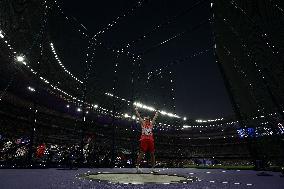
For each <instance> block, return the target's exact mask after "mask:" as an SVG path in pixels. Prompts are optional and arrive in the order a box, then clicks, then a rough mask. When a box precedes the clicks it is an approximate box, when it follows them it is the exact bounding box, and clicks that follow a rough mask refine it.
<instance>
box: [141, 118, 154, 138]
mask: <svg viewBox="0 0 284 189" xmlns="http://www.w3.org/2000/svg"><path fill="white" fill-rule="evenodd" d="M141 127H142V134H141V138H140V140H144V139H148V140H154V136H153V124H152V123H151V122H146V121H144V122H143V124H141Z"/></svg>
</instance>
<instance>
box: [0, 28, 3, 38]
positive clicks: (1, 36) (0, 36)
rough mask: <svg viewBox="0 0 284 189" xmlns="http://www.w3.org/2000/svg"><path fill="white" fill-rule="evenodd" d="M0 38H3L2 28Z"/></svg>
mask: <svg viewBox="0 0 284 189" xmlns="http://www.w3.org/2000/svg"><path fill="white" fill-rule="evenodd" d="M0 38H2V39H3V38H4V33H3V31H2V30H0Z"/></svg>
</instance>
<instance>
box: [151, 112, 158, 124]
mask: <svg viewBox="0 0 284 189" xmlns="http://www.w3.org/2000/svg"><path fill="white" fill-rule="evenodd" d="M158 115H159V112H158V110H157V111H156V113H155V116H154V117H153V119H152V124H153V125H154V124H155V123H156V119H157V117H158Z"/></svg>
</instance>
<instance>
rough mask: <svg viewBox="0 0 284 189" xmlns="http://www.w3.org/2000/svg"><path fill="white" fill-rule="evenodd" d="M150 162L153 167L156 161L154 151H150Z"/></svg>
mask: <svg viewBox="0 0 284 189" xmlns="http://www.w3.org/2000/svg"><path fill="white" fill-rule="evenodd" d="M150 154H151V164H152V168H154V167H155V165H156V161H155V153H154V152H151V153H150Z"/></svg>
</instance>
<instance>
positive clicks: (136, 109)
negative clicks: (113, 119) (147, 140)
mask: <svg viewBox="0 0 284 189" xmlns="http://www.w3.org/2000/svg"><path fill="white" fill-rule="evenodd" d="M135 113H136V115H137V117H138V118H139V120H140V122H141V123H143V119H142V117H141V116H140V114H139V112H138V108H137V107H135Z"/></svg>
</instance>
